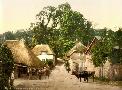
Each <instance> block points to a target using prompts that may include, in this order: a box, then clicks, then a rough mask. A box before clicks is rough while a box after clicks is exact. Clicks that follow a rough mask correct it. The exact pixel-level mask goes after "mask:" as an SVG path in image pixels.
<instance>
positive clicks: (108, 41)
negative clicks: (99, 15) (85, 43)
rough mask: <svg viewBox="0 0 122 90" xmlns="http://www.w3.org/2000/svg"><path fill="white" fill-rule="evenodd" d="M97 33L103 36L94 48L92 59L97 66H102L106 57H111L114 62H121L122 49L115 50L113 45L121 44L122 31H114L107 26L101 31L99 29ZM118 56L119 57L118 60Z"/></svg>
mask: <svg viewBox="0 0 122 90" xmlns="http://www.w3.org/2000/svg"><path fill="white" fill-rule="evenodd" d="M97 35H99V36H100V37H101V40H100V41H98V42H97V43H96V44H95V45H94V47H93V48H92V50H91V51H92V60H93V63H94V65H95V66H100V65H102V64H104V63H105V61H106V60H107V58H106V57H108V58H110V60H113V57H114V60H113V61H111V62H112V63H113V62H114V63H117V62H119V63H121V62H122V59H121V57H122V56H121V53H122V52H121V50H118V52H113V47H115V46H119V47H120V46H121V42H122V31H121V30H120V29H119V30H118V31H116V32H114V31H112V30H107V29H106V28H104V29H102V30H101V31H97ZM117 58H119V59H118V60H117Z"/></svg>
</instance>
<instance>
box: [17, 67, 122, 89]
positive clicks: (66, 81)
mask: <svg viewBox="0 0 122 90" xmlns="http://www.w3.org/2000/svg"><path fill="white" fill-rule="evenodd" d="M82 81H83V80H82ZM15 86H16V87H18V88H21V87H23V88H26V89H27V88H29V89H30V90H122V88H120V87H117V86H113V87H112V86H110V85H101V84H96V83H93V82H92V81H90V82H89V83H86V82H79V80H78V79H77V78H76V77H75V76H73V75H71V74H69V73H67V72H66V70H65V68H64V66H63V65H62V66H56V68H55V70H53V71H52V73H51V76H50V78H49V79H45V80H19V79H17V80H15ZM24 90H25V89H24Z"/></svg>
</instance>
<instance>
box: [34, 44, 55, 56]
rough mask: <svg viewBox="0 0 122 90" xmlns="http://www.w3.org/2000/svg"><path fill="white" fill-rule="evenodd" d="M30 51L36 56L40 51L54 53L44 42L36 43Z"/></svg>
mask: <svg viewBox="0 0 122 90" xmlns="http://www.w3.org/2000/svg"><path fill="white" fill-rule="evenodd" d="M32 52H33V53H34V54H35V55H36V56H38V55H40V54H41V52H46V53H47V54H54V53H53V51H52V50H51V48H50V47H49V45H46V44H41V45H36V46H35V47H34V48H33V49H32Z"/></svg>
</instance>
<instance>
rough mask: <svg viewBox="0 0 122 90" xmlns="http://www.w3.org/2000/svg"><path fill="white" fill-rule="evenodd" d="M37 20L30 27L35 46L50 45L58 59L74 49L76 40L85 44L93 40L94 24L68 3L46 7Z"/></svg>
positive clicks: (37, 16)
mask: <svg viewBox="0 0 122 90" xmlns="http://www.w3.org/2000/svg"><path fill="white" fill-rule="evenodd" d="M36 18H37V20H38V21H37V22H36V23H33V24H31V26H30V30H31V31H32V32H33V44H34V45H36V44H49V45H50V47H51V48H52V49H53V51H54V53H55V55H56V58H57V57H62V56H63V55H64V54H65V53H66V52H67V51H68V50H69V49H70V48H71V47H73V45H74V44H75V41H76V39H78V40H79V41H81V40H82V41H83V42H84V43H85V44H86V43H88V42H89V41H90V39H91V36H92V34H90V33H89V31H90V30H91V31H92V28H91V26H92V24H91V23H90V22H89V21H87V20H86V19H85V18H84V17H83V15H82V14H80V13H79V12H77V11H73V10H72V9H71V7H70V5H69V4H68V3H65V4H61V5H58V7H53V6H47V7H44V9H43V10H42V11H41V12H40V13H39V14H37V15H36ZM85 36H87V37H86V38H85Z"/></svg>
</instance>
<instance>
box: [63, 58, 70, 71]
mask: <svg viewBox="0 0 122 90" xmlns="http://www.w3.org/2000/svg"><path fill="white" fill-rule="evenodd" d="M64 66H65V68H66V70H67V71H70V63H69V61H68V60H65V63H64Z"/></svg>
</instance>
